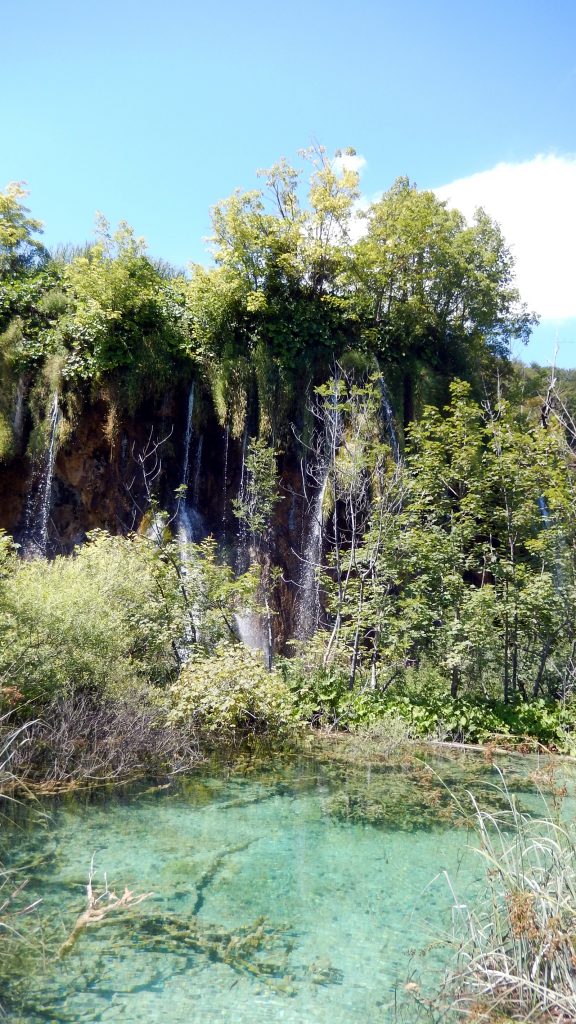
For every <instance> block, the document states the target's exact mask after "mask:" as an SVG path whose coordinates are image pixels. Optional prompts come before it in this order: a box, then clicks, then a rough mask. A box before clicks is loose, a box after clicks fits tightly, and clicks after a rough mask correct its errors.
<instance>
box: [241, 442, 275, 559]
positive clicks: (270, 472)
mask: <svg viewBox="0 0 576 1024" xmlns="http://www.w3.org/2000/svg"><path fill="white" fill-rule="evenodd" d="M244 470H245V473H246V485H245V488H244V491H243V493H241V495H240V497H239V498H238V499H237V500H236V501H234V503H233V504H234V512H235V514H236V516H237V518H238V519H239V520H240V521H241V522H242V523H244V524H245V525H246V527H247V529H248V530H249V532H250V535H251V537H252V539H253V541H254V543H255V544H256V545H257V546H260V545H261V544H263V543H267V542H268V541H269V540H270V529H271V526H272V516H273V514H274V509H275V508H276V505H277V504H278V502H279V501H280V495H279V494H278V469H277V465H276V452H275V451H274V449H273V448H271V447H270V445H268V444H266V442H265V441H263V440H259V439H258V438H257V437H253V438H251V439H250V441H249V443H248V447H247V452H246V462H245V467H244Z"/></svg>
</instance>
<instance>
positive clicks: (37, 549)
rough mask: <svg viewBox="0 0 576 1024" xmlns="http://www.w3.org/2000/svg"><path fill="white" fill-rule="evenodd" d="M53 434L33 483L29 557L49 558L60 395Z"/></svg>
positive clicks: (26, 542)
mask: <svg viewBox="0 0 576 1024" xmlns="http://www.w3.org/2000/svg"><path fill="white" fill-rule="evenodd" d="M48 424H49V433H48V447H47V448H46V453H45V456H44V461H43V464H42V466H41V469H40V473H39V474H38V476H37V478H36V481H35V482H34V483H33V485H32V488H31V491H30V495H29V497H28V502H27V506H26V516H25V524H24V532H23V536H22V549H23V551H24V554H25V555H28V556H34V555H41V556H44V555H45V554H46V548H47V544H48V523H49V519H50V509H51V507H52V485H53V482H54V467H55V465H56V454H57V450H58V427H59V424H60V407H59V404H58V392H57V391H56V392H54V396H53V398H52V404H51V406H50V412H49V415H48Z"/></svg>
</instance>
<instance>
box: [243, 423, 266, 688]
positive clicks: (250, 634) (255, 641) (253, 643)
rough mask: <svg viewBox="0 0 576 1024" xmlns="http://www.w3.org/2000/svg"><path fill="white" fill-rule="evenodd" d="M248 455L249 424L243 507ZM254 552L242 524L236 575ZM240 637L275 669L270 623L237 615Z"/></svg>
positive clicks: (245, 497)
mask: <svg viewBox="0 0 576 1024" xmlns="http://www.w3.org/2000/svg"><path fill="white" fill-rule="evenodd" d="M247 453H248V423H246V426H245V428H244V436H243V438H242V463H241V469H240V489H239V491H238V500H239V502H240V505H241V506H245V505H246V502H247V500H248V494H249V475H250V474H249V471H248V466H247V462H246V456H247ZM253 555H254V552H253V551H252V550H251V547H250V531H249V529H248V524H247V522H246V520H245V519H241V520H240V528H239V531H238V545H237V550H236V559H235V561H236V571H237V572H238V573H243V572H246V571H247V570H248V569H249V568H250V564H251V562H252V558H253ZM234 621H235V623H236V629H237V630H238V636H239V638H240V640H241V641H242V643H243V644H246V646H247V647H250V648H251V649H252V650H254V651H262V653H263V656H264V663H265V665H266V666H267V667H268V668H271V667H272V641H271V635H270V627H269V619H268V621H267V620H266V619H265V617H264V616H263V615H262V614H260V613H259V612H256V611H244V612H236V614H235V615H234Z"/></svg>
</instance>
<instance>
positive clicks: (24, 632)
mask: <svg viewBox="0 0 576 1024" xmlns="http://www.w3.org/2000/svg"><path fill="white" fill-rule="evenodd" d="M191 548H193V550H191V551H189V552H187V553H186V554H187V560H186V561H184V562H183V561H182V552H181V551H180V549H179V548H178V545H177V544H176V543H175V542H173V541H171V540H169V539H168V540H166V541H163V542H162V543H160V544H158V543H156V541H155V540H154V539H150V538H148V537H144V536H134V537H129V538H123V537H112V536H110V535H109V534H107V533H105V532H104V531H95V532H93V533H92V534H90V536H89V538H88V542H87V543H86V544H85V545H84V546H82V547H81V548H78V549H77V550H76V552H75V554H74V556H72V557H58V558H55V559H54V560H53V561H51V562H47V561H46V560H44V559H33V560H29V561H21V560H20V559H18V558H17V556H16V549H15V547H14V546H13V545H12V543H11V541H10V539H9V538H6V537H4V538H1V544H0V687H4V688H7V691H6V692H7V693H8V694H9V693H12V692H13V691H14V692H17V693H19V694H20V698H19V699H22V698H23V699H25V700H33V701H38V702H39V703H45V702H48V701H51V700H52V699H53V698H54V697H55V696H58V695H59V694H64V695H69V694H72V693H76V692H81V691H85V690H88V691H91V692H94V693H95V694H97V695H98V694H100V695H103V696H107V697H117V696H119V697H124V696H129V695H130V694H134V693H136V694H138V693H145V692H146V691H148V692H150V694H151V695H152V696H153V695H154V692H155V691H156V690H157V689H158V688H162V687H165V686H166V685H167V684H169V683H170V682H172V681H173V680H174V678H175V677H176V676H177V673H178V671H179V668H180V662H181V656H180V645H181V644H182V642H183V638H184V637H187V638H188V641H189V642H190V643H191V644H192V645H193V646H194V647H195V649H196V650H197V651H198V652H203V653H205V652H207V651H211V650H213V649H214V646H215V645H216V644H217V643H219V642H221V641H222V640H223V639H225V638H226V637H230V636H231V635H232V634H233V625H232V615H233V611H234V608H235V607H240V606H245V605H248V604H249V603H250V600H251V598H252V595H253V593H254V591H255V589H256V587H257V584H258V578H257V575H256V573H255V572H254V571H252V572H250V573H247V574H245V575H244V576H241V577H240V578H236V577H235V576H234V573H233V572H232V570H231V569H230V568H229V567H228V566H223V565H221V564H220V563H219V561H218V558H217V553H216V547H215V543H214V541H213V540H212V539H211V538H208V539H207V540H206V541H204V542H203V543H202V544H200V545H194V546H191ZM154 699H155V698H154ZM9 703H12V701H11V700H10V702H9Z"/></svg>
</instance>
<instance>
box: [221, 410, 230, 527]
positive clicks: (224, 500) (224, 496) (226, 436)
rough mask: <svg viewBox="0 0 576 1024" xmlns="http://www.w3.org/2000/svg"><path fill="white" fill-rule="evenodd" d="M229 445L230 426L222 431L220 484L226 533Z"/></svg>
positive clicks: (223, 525) (223, 523) (223, 524)
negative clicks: (222, 455) (222, 474)
mask: <svg viewBox="0 0 576 1024" xmlns="http://www.w3.org/2000/svg"><path fill="white" fill-rule="evenodd" d="M229 447H230V427H229V426H227V427H226V429H225V431H224V480H223V484H222V531H223V533H226V523H227V521H228V505H227V501H228V448H229Z"/></svg>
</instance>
